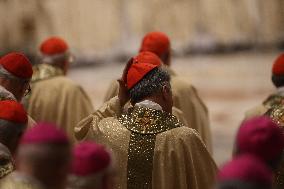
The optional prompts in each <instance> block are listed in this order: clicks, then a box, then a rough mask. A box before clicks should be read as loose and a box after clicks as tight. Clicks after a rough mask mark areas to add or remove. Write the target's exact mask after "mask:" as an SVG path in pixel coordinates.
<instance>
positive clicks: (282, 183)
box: [265, 95, 284, 189]
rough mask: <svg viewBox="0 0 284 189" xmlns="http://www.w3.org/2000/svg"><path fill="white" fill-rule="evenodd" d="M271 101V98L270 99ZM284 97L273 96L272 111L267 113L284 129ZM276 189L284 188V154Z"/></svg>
mask: <svg viewBox="0 0 284 189" xmlns="http://www.w3.org/2000/svg"><path fill="white" fill-rule="evenodd" d="M268 99H269V98H268ZM283 99H284V97H281V96H277V95H272V96H271V97H270V100H269V101H267V104H269V105H270V109H268V111H267V112H266V113H265V115H267V116H269V117H270V118H271V119H272V120H273V121H274V122H275V123H277V125H278V126H279V127H281V128H282V130H283V129H284V103H283ZM273 185H274V188H276V189H278V188H279V189H280V188H281V189H282V188H284V152H283V153H282V157H281V160H280V163H279V166H278V168H277V170H276V172H275V180H274V183H273Z"/></svg>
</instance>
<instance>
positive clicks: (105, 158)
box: [72, 141, 111, 176]
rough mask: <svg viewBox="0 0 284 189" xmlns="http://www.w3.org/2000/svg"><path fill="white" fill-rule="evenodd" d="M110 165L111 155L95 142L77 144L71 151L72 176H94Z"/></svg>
mask: <svg viewBox="0 0 284 189" xmlns="http://www.w3.org/2000/svg"><path fill="white" fill-rule="evenodd" d="M110 165H111V155H110V153H109V152H108V151H107V150H106V148H105V147H104V146H102V145H100V144H97V143H95V142H91V141H87V142H82V143H79V144H77V145H76V146H75V148H74V150H73V162H72V174H74V175H77V176H88V175H96V174H98V173H100V172H103V171H105V170H106V169H107V168H108V167H110Z"/></svg>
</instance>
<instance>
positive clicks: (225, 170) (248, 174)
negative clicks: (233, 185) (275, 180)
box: [217, 154, 272, 185]
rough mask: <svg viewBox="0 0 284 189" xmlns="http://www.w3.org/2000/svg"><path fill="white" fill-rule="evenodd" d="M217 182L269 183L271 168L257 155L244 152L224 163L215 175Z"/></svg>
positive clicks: (270, 180)
mask: <svg viewBox="0 0 284 189" xmlns="http://www.w3.org/2000/svg"><path fill="white" fill-rule="evenodd" d="M217 180H218V182H226V181H244V182H255V183H260V184H269V185H270V184H271V182H272V172H271V170H270V169H269V168H268V167H267V166H266V164H264V162H262V161H261V160H260V159H258V158H257V157H255V156H253V155H251V154H244V155H241V156H238V157H236V158H235V159H233V160H232V161H230V162H228V163H227V164H225V165H224V166H223V167H222V168H221V169H220V171H219V173H218V175H217Z"/></svg>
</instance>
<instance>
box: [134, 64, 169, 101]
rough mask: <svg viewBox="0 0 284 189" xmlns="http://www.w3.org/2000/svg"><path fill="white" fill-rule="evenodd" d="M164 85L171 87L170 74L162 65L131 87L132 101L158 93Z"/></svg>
mask: <svg viewBox="0 0 284 189" xmlns="http://www.w3.org/2000/svg"><path fill="white" fill-rule="evenodd" d="M164 86H167V87H169V88H170V87H171V85H170V75H169V73H168V72H167V71H166V70H165V69H163V68H161V67H158V68H155V69H153V70H151V71H150V72H149V73H148V74H146V76H144V78H143V79H142V80H141V81H139V82H138V83H137V84H136V85H135V86H134V87H133V88H131V89H130V91H129V95H130V99H131V102H133V103H136V102H139V101H141V100H143V99H145V98H146V97H149V96H151V95H153V94H156V93H158V92H160V91H161V90H162V88H163V87H164Z"/></svg>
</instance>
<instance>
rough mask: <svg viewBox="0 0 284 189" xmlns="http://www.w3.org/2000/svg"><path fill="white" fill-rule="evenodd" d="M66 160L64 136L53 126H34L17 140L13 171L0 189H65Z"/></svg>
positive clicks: (68, 151) (67, 145)
mask: <svg viewBox="0 0 284 189" xmlns="http://www.w3.org/2000/svg"><path fill="white" fill-rule="evenodd" d="M70 160H71V149H70V143H69V140H68V138H67V136H66V135H65V133H64V132H63V131H61V130H59V129H58V128H56V126H54V125H50V124H43V123H41V124H38V125H35V126H34V127H33V128H31V129H29V130H28V131H27V132H26V133H25V134H24V135H23V137H22V139H21V141H20V145H19V149H18V152H17V155H16V171H14V172H13V173H12V174H10V175H9V176H7V177H6V178H5V179H3V181H2V182H1V183H0V188H5V189H51V188H52V189H65V188H66V182H67V174H68V171H69V169H70Z"/></svg>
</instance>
